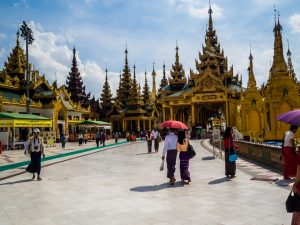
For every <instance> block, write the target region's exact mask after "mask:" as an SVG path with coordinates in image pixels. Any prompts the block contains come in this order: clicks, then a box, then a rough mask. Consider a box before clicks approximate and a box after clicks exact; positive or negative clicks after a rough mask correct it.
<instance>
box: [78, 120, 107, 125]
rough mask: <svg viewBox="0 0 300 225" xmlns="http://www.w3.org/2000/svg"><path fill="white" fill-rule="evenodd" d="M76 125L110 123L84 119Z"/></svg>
mask: <svg viewBox="0 0 300 225" xmlns="http://www.w3.org/2000/svg"><path fill="white" fill-rule="evenodd" d="M78 125H95V126H110V125H111V124H110V123H107V122H104V121H98V120H85V121H82V122H80V123H78Z"/></svg>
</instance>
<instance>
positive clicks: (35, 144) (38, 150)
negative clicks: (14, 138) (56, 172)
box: [26, 128, 45, 181]
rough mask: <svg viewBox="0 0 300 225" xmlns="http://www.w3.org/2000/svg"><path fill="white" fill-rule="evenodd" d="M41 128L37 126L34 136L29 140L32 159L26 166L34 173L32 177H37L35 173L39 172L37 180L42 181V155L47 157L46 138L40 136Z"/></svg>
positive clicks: (28, 170) (29, 151) (28, 148)
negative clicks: (45, 151) (45, 150)
mask: <svg viewBox="0 0 300 225" xmlns="http://www.w3.org/2000/svg"><path fill="white" fill-rule="evenodd" d="M39 134H40V130H39V129H38V128H35V129H34V130H33V137H31V138H30V139H29V140H28V144H27V151H28V153H29V154H30V158H31V161H30V163H29V165H28V167H27V168H26V171H27V172H29V173H32V174H33V175H32V179H35V173H37V180H38V181H40V180H42V178H41V177H40V173H41V157H42V156H43V158H44V157H45V153H44V140H43V138H42V137H40V136H39Z"/></svg>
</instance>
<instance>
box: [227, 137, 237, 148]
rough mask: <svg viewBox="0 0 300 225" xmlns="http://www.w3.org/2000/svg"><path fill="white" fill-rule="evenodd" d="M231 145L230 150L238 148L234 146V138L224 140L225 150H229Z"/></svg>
mask: <svg viewBox="0 0 300 225" xmlns="http://www.w3.org/2000/svg"><path fill="white" fill-rule="evenodd" d="M229 143H230V148H234V147H236V146H235V144H233V138H232V137H230V138H224V148H225V149H228V148H229Z"/></svg>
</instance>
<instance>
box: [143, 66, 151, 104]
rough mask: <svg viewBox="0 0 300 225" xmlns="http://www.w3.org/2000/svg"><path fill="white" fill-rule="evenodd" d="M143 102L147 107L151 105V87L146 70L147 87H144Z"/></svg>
mask: <svg viewBox="0 0 300 225" xmlns="http://www.w3.org/2000/svg"><path fill="white" fill-rule="evenodd" d="M143 102H144V104H145V105H149V104H150V91H149V86H148V82H147V71H146V69H145V85H144V90H143Z"/></svg>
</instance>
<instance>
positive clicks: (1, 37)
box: [0, 33, 7, 41]
mask: <svg viewBox="0 0 300 225" xmlns="http://www.w3.org/2000/svg"><path fill="white" fill-rule="evenodd" d="M6 38H7V35H6V34H4V33H0V41H1V40H3V39H6Z"/></svg>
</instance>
